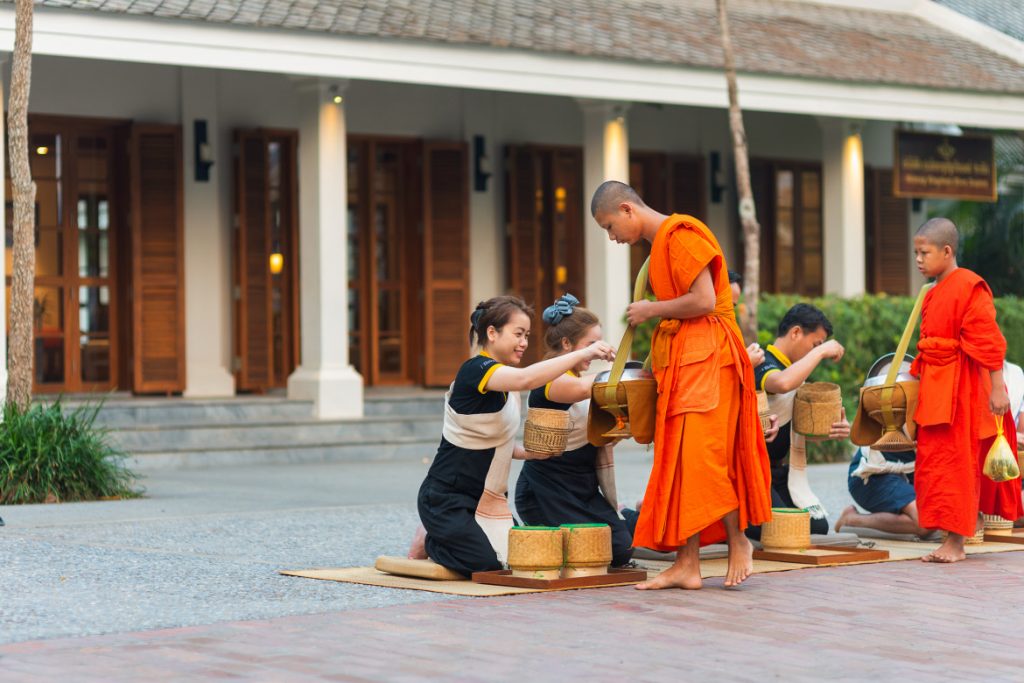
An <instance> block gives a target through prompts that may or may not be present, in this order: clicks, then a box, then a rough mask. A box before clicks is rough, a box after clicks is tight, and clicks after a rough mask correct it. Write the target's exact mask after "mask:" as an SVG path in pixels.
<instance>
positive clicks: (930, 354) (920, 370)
mask: <svg viewBox="0 0 1024 683" xmlns="http://www.w3.org/2000/svg"><path fill="white" fill-rule="evenodd" d="M917 351H918V354H917V357H916V358H914V363H913V365H911V367H910V372H911V373H912V374H913V375H915V376H917V377H920V378H921V381H922V383H923V385H924V386H927V387H942V389H943V391H944V392H945V395H944V396H943V400H935V399H937V398H938V397H937V396H933V397H931V398H932V400H930V401H918V404H917V410H916V411H915V412H914V420H915V421H916V422H917V424H919V425H926V426H931V425H942V424H951V423H952V422H953V418H954V417H955V416H956V401H955V400H954V396H955V394H956V389H955V388H956V387H959V386H960V355H961V354H960V342H959V341H958V340H956V339H949V338H947V337H927V338H925V339H922V340H921V341H919V342H918V343H917Z"/></svg>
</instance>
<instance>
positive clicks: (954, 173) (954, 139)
mask: <svg viewBox="0 0 1024 683" xmlns="http://www.w3.org/2000/svg"><path fill="white" fill-rule="evenodd" d="M894 167H895V168H894V171H895V172H894V173H893V194H895V195H896V196H897V197H934V198H938V199H967V200H972V201H977V202H994V201H996V164H995V151H994V149H993V146H992V138H991V136H987V135H963V136H953V135H938V134H935V133H916V132H912V131H905V130H897V131H896V154H895V161H894Z"/></svg>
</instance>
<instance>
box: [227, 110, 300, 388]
mask: <svg viewBox="0 0 1024 683" xmlns="http://www.w3.org/2000/svg"><path fill="white" fill-rule="evenodd" d="M297 142H298V140H297V135H296V134H295V133H294V132H293V131H276V130H249V131H236V133H235V147H236V150H237V155H236V158H235V230H234V236H235V238H234V243H235V259H234V268H233V272H234V303H235V305H234V311H235V335H234V338H235V344H234V345H235V368H236V385H237V387H238V388H239V389H240V390H243V391H257V392H262V391H266V390H267V389H270V388H274V387H283V386H285V385H286V384H287V380H288V376H289V375H290V374H291V373H292V371H294V369H295V367H296V366H297V365H298V362H299V357H298V351H299V340H298V322H299V321H298V309H299V306H298V271H299V264H298V244H297V237H298V208H297V207H298V181H297V175H298V174H297V158H296V154H297Z"/></svg>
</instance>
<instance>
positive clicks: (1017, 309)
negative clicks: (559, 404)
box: [633, 294, 1024, 462]
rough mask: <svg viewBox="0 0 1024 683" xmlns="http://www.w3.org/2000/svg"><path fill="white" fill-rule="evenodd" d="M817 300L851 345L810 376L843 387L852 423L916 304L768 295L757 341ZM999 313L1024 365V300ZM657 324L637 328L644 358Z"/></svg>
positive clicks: (830, 446)
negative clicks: (876, 365)
mask: <svg viewBox="0 0 1024 683" xmlns="http://www.w3.org/2000/svg"><path fill="white" fill-rule="evenodd" d="M801 301H802V302H806V303H810V304H813V305H815V306H817V307H818V308H820V309H821V310H822V311H824V313H825V315H826V316H827V317H828V319H829V320H830V321H831V322H832V328H833V330H834V332H835V334H834V336H835V338H836V339H838V340H839V342H840V343H841V344H842V345H843V347H844V348H845V349H846V354H845V355H844V356H843V359H842V360H841V361H839V362H838V363H833V362H831V361H825V362H823V363H822V364H821V365H819V366H818V368H817V370H815V371H814V373H812V374H811V378H810V379H811V381H819V382H835V383H836V384H838V385H840V386H841V387H842V389H843V402H844V403H845V404H846V414H847V416H848V417H849V419H850V421H851V422H852V421H853V414H854V412H853V411H854V408H855V407H856V405H857V395H858V393H859V390H860V386H861V384H863V383H864V376H865V374H866V373H867V371H868V369H869V368H870V367H871V364H872V363H873V362H874V361H875V360H876V359H877V358H878V357H879V356H882V355H883V354H886V353H891V352H893V351H895V350H896V346H897V344H898V343H899V340H900V335H901V334H902V333H903V327H904V326H905V325H906V323H907V317H908V316H909V315H910V311H911V309H912V308H913V307H914V300H913V299H912V298H910V297H897V296H885V295H878V296H873V295H868V296H863V297H858V298H856V299H841V298H839V297H832V296H828V297H821V298H815V299H807V298H805V297H800V296H797V295H791V294H765V295H763V296H762V297H761V304H760V306H759V308H758V322H759V326H758V327H759V332H758V341H759V342H760V343H761V346H767V345H768V344H770V343H772V342H773V341H775V337H776V331H777V329H778V324H779V321H780V320H782V316H783V315H785V313H786V311H788V310H789V308H790V307H791V306H793V305H794V304H796V303H798V302H801ZM996 316H997V320H998V322H999V326H1000V327H1001V328H1002V331H1003V335H1004V336H1005V337H1006V341H1007V344H1008V352H1007V357H1008V358H1009V359H1010V361H1011V362H1014V363H1017V364H1018V365H1024V299H1020V298H1017V297H1003V298H999V299H996ZM652 330H653V325H651V324H650V323H647V324H645V325H643V326H641V328H640V329H639V330H638V331H637V335H636V339H635V342H634V344H633V352H634V355H635V356H636V357H638V358H644V357H646V355H647V352H648V350H649V349H650V337H651V331H652ZM916 343H917V334H916V332H915V334H914V338H913V340H912V341H911V353H913V349H914V348H915V346H914V345H915V344H916ZM851 450H852V447H851V446H850V445H849V444H848V443H841V442H839V443H837V442H826V443H823V444H813V445H812V446H811V447H810V451H809V453H808V458H809V459H810V460H812V461H818V462H823V461H835V460H843V459H846V457H847V456H848V455H849V453H850V451H851Z"/></svg>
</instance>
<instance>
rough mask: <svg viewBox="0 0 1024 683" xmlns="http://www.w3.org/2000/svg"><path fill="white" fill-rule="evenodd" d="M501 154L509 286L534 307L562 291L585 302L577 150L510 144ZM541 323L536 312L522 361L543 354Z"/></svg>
mask: <svg viewBox="0 0 1024 683" xmlns="http://www.w3.org/2000/svg"><path fill="white" fill-rule="evenodd" d="M505 160H506V182H507V189H506V234H507V244H508V249H507V253H508V273H509V288H510V290H511V291H512V293H514V294H516V295H518V296H520V297H522V298H523V299H524V300H525V301H526V302H527V303H528V304H531V305H532V306H533V307H534V309H535V310H537V311H538V312H539V311H541V310H543V309H544V308H545V307H547V306H549V305H550V304H551V303H552V302H553V301H554V300H555V299H556V298H558V297H559V296H561V295H562V294H564V293H566V292H570V293H572V294H573V295H575V296H576V297H577V298H579V299H580V301H582V302H583V304H584V305H586V291H585V282H586V264H585V259H584V249H583V227H584V226H583V154H582V152H581V150H580V149H579V148H577V147H557V146H535V145H511V146H509V147H507V148H506V150H505ZM541 324H542V323H541V321H540V316H539V315H537V316H536V317H535V320H534V321H533V326H534V330H535V332H534V333H533V335H532V336H533V341H532V342H531V344H530V347H529V348H528V349H527V352H526V355H525V356H524V357H523V361H524V363H526V364H529V363H532V362H536V361H537V360H540V359H541V358H542V357H543V356H544V348H543V346H544V345H543V343H542V341H541V340H542V332H543V330H542V328H541V327H539V326H540V325H541Z"/></svg>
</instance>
